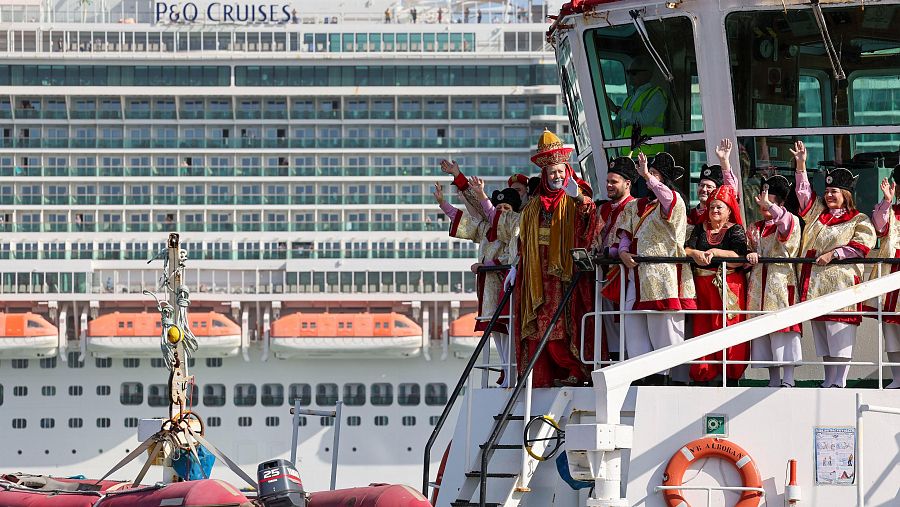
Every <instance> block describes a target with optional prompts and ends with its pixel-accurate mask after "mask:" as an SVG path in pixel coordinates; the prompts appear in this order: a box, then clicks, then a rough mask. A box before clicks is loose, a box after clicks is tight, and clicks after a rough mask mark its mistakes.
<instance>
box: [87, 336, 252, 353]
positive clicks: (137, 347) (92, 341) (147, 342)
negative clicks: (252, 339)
mask: <svg viewBox="0 0 900 507" xmlns="http://www.w3.org/2000/svg"><path fill="white" fill-rule="evenodd" d="M197 341H198V343H199V347H198V349H197V351H196V352H195V353H194V354H193V355H194V357H232V356H236V355H237V354H238V353H239V352H240V350H241V336H240V335H226V336H204V337H202V338H197ZM87 351H88V352H89V353H91V354H92V355H94V356H96V357H116V358H118V357H160V352H159V336H92V337H89V338H88V341H87Z"/></svg>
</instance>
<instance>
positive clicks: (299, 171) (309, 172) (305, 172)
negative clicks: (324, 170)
mask: <svg viewBox="0 0 900 507" xmlns="http://www.w3.org/2000/svg"><path fill="white" fill-rule="evenodd" d="M290 172H291V176H315V175H316V168H315V167H294V168H293V169H291V171H290Z"/></svg>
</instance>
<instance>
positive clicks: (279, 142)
mask: <svg viewBox="0 0 900 507" xmlns="http://www.w3.org/2000/svg"><path fill="white" fill-rule="evenodd" d="M289 146H290V142H289V141H288V140H287V139H285V138H280V139H263V147H264V148H288V147H289Z"/></svg>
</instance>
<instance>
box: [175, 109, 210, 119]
mask: <svg viewBox="0 0 900 507" xmlns="http://www.w3.org/2000/svg"><path fill="white" fill-rule="evenodd" d="M178 114H179V115H180V116H181V119H182V120H202V119H204V118H203V117H204V114H203V111H201V110H194V111H185V110H184V109H182V110H181V111H180V112H179V113H178Z"/></svg>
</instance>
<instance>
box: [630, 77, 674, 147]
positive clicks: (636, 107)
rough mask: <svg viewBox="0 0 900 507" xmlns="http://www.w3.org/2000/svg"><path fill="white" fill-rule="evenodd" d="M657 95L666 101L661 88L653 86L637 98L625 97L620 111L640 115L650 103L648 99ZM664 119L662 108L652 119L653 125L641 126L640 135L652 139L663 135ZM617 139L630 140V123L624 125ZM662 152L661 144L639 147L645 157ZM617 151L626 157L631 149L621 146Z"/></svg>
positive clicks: (664, 110)
mask: <svg viewBox="0 0 900 507" xmlns="http://www.w3.org/2000/svg"><path fill="white" fill-rule="evenodd" d="M657 93H659V94H661V95H662V97H663V100H665V99H666V95H665V93H663V91H662V88H660V87H658V86H653V87H650V88H648V89H646V90H644V91H643V92H641V94H640V95H638V96H637V98H634V96H632V95H629V96H628V97H626V98H625V102H623V103H622V109H624V110H626V111H631V112H633V113H640V112H642V111H643V110H644V107H645V106H646V105H647V104H648V103H649V102H650V99H651V98H652V97H653V95H654V94H657ZM632 99H633V100H632ZM665 119H666V108H663V110H662V111H661V112H660V113H659V116H658V117H656V118H654V119H653V123H651V124H649V125H641V133H643V134H645V135H648V136H653V137H656V136H660V135H662V134H664V133H665V130H664V129H663V123H664V122H665ZM619 138H624V139H630V138H631V124H630V123H629V124H628V125H624V126H623V127H622V132H621V134H620V135H619ZM664 150H665V146H664V145H662V144H648V145H646V146H643V147H641V151H642V152H643V153H644V154H646V155H656V154H657V153H659V152H661V151H664ZM619 151H620V152H621V154H622V155H623V156H628V152H629V151H631V148H630V147H629V146H623V147H622V148H621V149H620V150H619Z"/></svg>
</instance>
